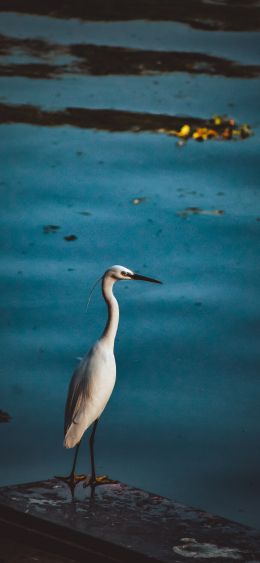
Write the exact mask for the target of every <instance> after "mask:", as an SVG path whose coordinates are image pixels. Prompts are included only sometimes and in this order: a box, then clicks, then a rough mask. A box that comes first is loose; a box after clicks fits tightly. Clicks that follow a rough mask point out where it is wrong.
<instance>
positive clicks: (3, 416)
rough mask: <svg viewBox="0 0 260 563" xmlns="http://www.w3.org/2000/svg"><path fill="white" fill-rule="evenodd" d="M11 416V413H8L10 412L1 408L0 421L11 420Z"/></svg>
mask: <svg viewBox="0 0 260 563" xmlns="http://www.w3.org/2000/svg"><path fill="white" fill-rule="evenodd" d="M11 418H12V417H11V416H10V414H8V412H5V411H2V410H1V409H0V422H10V420H11Z"/></svg>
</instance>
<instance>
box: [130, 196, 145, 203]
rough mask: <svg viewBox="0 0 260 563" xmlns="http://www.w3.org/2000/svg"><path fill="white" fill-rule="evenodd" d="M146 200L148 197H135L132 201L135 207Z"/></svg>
mask: <svg viewBox="0 0 260 563" xmlns="http://www.w3.org/2000/svg"><path fill="white" fill-rule="evenodd" d="M145 200H146V197H135V198H134V199H132V201H131V203H132V204H133V205H139V204H140V203H143V202H144V201H145Z"/></svg>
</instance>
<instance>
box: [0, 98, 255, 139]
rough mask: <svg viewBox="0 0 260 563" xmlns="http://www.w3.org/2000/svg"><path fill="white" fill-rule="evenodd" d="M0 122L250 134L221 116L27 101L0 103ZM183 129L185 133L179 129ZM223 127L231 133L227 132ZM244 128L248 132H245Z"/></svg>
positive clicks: (190, 134)
mask: <svg viewBox="0 0 260 563" xmlns="http://www.w3.org/2000/svg"><path fill="white" fill-rule="evenodd" d="M0 123H2V124H3V123H26V124H30V125H41V126H45V127H58V126H62V125H71V126H73V127H79V128H81V129H98V130H102V131H111V132H124V131H129V132H132V133H140V132H142V131H150V132H156V133H163V134H166V135H172V136H176V137H182V138H184V139H185V140H186V139H188V138H191V137H193V138H197V137H196V136H197V134H198V132H200V131H206V132H210V131H211V130H212V131H213V129H212V127H214V131H216V136H217V138H221V139H226V140H231V138H232V131H233V128H234V131H239V132H240V134H239V135H237V136H236V137H235V138H237V139H238V138H239V139H244V138H246V137H248V136H249V135H250V134H251V130H250V128H249V127H248V126H247V125H244V126H241V127H240V129H237V127H238V125H237V124H236V123H235V121H234V120H230V119H228V118H221V119H220V123H219V125H216V119H215V118H211V119H203V118H199V117H191V116H189V117H187V116H176V115H165V114H150V113H141V112H140V113H138V112H130V111H123V110H112V109H90V108H66V109H64V110H60V111H47V110H43V109H41V108H39V107H37V106H33V105H29V104H28V105H26V104H23V105H12V104H0ZM187 123H188V124H189V125H187ZM231 124H232V125H231ZM235 128H236V129H235ZM184 130H185V135H184V133H182V132H183V131H184ZM186 130H187V132H186ZM244 130H245V133H244ZM226 131H230V132H231V133H230V134H229V135H228V136H227V135H226ZM246 131H248V132H247V133H246ZM205 134H206V133H205ZM201 135H202V134H201ZM209 138H210V137H209ZM212 138H215V137H214V136H213V137H212ZM197 140H203V136H202V137H198V139H197Z"/></svg>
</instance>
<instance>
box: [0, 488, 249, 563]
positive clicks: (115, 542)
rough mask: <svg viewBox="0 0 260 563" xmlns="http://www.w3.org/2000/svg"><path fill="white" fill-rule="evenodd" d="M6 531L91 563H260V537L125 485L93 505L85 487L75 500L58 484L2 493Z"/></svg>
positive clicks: (98, 495)
mask: <svg viewBox="0 0 260 563" xmlns="http://www.w3.org/2000/svg"><path fill="white" fill-rule="evenodd" d="M0 530H1V532H0V533H1V535H2V537H5V538H13V540H14V541H18V542H23V543H24V544H26V545H28V546H33V547H37V548H40V549H43V550H46V551H48V552H51V553H55V554H57V555H59V556H62V557H64V558H71V559H74V560H76V561H84V562H88V561H89V562H91V563H96V562H97V563H103V562H108V561H111V562H118V563H119V562H120V563H121V562H124V561H126V562H135V563H138V562H144V563H145V562H146V561H147V562H148V561H150V562H152V561H154V562H156V561H157V562H181V561H194V560H195V561H202V562H203V561H204V562H205V561H209V562H221V561H224V562H226V563H227V562H229V561H230V562H231V561H234V560H236V561H246V562H247V563H255V562H256V561H260V532H258V531H255V530H251V529H250V528H247V527H246V526H242V525H240V524H237V523H235V522H231V521H229V520H226V519H224V518H220V517H218V516H215V515H212V514H209V513H206V512H204V511H201V510H196V509H193V508H189V507H187V506H183V505H181V504H179V503H176V502H173V501H171V500H169V499H166V498H163V497H160V496H158V495H155V494H151V493H147V492H145V491H142V490H140V489H135V488H133V487H129V486H128V485H125V484H123V483H117V484H113V485H103V486H100V487H97V488H96V490H95V494H94V496H93V497H92V498H91V496H90V490H89V489H88V488H87V489H84V488H83V486H82V484H79V485H78V486H77V489H76V495H75V498H74V499H72V498H71V493H70V490H69V489H68V487H67V486H66V484H64V483H62V482H60V481H58V480H57V479H52V480H48V481H41V482H38V483H29V484H25V485H16V486H11V487H4V488H1V489H0ZM47 561H48V559H47V558H46V562H47Z"/></svg>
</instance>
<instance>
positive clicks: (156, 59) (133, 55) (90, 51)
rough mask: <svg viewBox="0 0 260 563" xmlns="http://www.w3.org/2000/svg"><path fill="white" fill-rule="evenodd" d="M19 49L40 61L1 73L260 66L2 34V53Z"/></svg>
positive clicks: (255, 73) (234, 71)
mask: <svg viewBox="0 0 260 563" xmlns="http://www.w3.org/2000/svg"><path fill="white" fill-rule="evenodd" d="M17 49H18V50H19V51H21V52H23V53H25V54H26V55H28V54H29V55H30V56H33V57H38V58H39V59H40V60H41V62H40V63H37V62H36V63H35V62H33V63H22V64H20V63H12V64H10V63H7V64H0V76H11V77H12V76H23V77H26V78H35V79H41V78H42V79H46V78H49V79H52V78H56V77H61V76H64V75H66V74H80V75H84V74H85V75H94V76H107V75H128V76H131V75H135V76H145V75H149V74H152V75H158V74H163V73H169V72H171V73H173V72H188V73H190V74H207V75H208V76H216V75H219V76H225V77H227V78H257V77H259V76H260V66H259V65H243V64H240V63H237V62H234V61H232V60H229V59H226V58H223V57H217V56H213V55H207V54H206V53H199V52H189V51H185V52H181V51H151V50H145V49H130V48H125V47H111V46H100V45H91V44H84V43H81V44H71V45H59V44H55V43H48V42H47V41H44V40H40V39H18V38H13V37H8V36H3V35H0V54H1V55H2V56H9V55H11V54H13V52H16V51H17ZM59 55H68V56H70V57H71V61H69V62H68V63H67V64H62V65H57V64H55V62H52V61H51V59H55V57H56V56H59Z"/></svg>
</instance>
